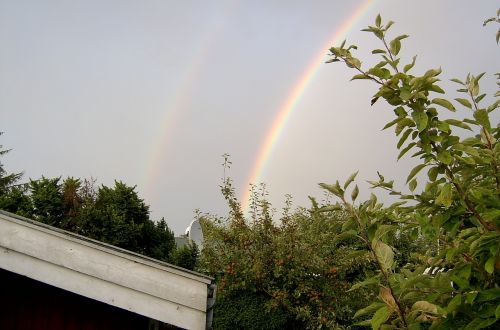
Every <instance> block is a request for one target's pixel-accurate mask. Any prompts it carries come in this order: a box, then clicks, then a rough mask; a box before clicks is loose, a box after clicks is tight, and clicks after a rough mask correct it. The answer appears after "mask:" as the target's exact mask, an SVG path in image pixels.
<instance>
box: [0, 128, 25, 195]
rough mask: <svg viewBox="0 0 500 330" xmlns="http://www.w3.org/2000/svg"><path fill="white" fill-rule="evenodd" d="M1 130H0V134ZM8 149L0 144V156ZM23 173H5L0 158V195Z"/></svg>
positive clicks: (14, 183) (0, 133) (12, 185)
mask: <svg viewBox="0 0 500 330" xmlns="http://www.w3.org/2000/svg"><path fill="white" fill-rule="evenodd" d="M2 134H3V132H0V136H1V135H2ZM9 151H10V149H4V148H3V146H2V145H1V144H0V156H3V155H5V154H7V153H8V152H9ZM22 176H23V173H7V171H6V170H5V169H4V167H3V163H2V161H1V160H0V197H1V196H3V195H6V194H7V193H9V191H10V189H11V188H12V187H14V186H15V185H16V183H17V182H18V181H19V180H20V179H21V177H22Z"/></svg>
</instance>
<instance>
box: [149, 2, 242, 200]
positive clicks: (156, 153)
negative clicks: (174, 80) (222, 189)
mask: <svg viewBox="0 0 500 330" xmlns="http://www.w3.org/2000/svg"><path fill="white" fill-rule="evenodd" d="M238 5H239V3H237V2H236V1H226V3H225V4H224V6H223V8H222V11H221V17H220V18H218V19H217V20H216V21H214V23H212V24H213V25H212V26H211V28H209V29H207V30H206V31H205V33H204V34H203V35H202V37H201V38H200V42H199V44H198V45H197V47H196V49H194V51H192V53H193V54H194V55H193V59H192V60H191V61H190V63H189V67H188V69H187V70H186V72H185V74H184V78H183V79H182V80H181V81H180V82H179V84H178V88H177V90H176V92H175V93H174V94H173V95H174V97H173V98H172V100H171V101H170V102H169V103H168V104H166V107H165V113H164V115H163V117H162V118H161V120H160V121H159V124H158V128H157V129H156V131H157V133H156V134H155V136H158V138H156V139H154V141H155V143H153V144H152V145H151V147H150V151H149V152H148V154H149V155H151V158H150V160H149V161H148V162H146V163H145V164H146V166H147V168H146V169H145V170H144V171H143V173H144V175H145V176H144V177H143V180H142V181H143V185H144V194H145V196H146V198H147V199H149V200H152V198H153V195H154V190H155V182H156V181H157V177H158V175H159V173H161V169H164V165H165V163H166V162H168V160H166V159H164V157H165V155H167V154H168V152H167V151H168V150H167V149H168V148H169V146H170V145H171V144H170V143H171V141H172V137H173V136H174V131H175V125H174V124H175V123H176V122H177V121H178V119H179V116H180V115H181V113H182V110H183V109H184V108H185V106H186V102H187V101H188V100H189V98H190V97H191V94H192V91H193V89H194V88H195V87H196V82H197V80H198V77H199V76H200V75H201V73H202V71H203V68H204V66H205V64H206V60H207V58H208V57H209V56H208V55H209V53H210V51H211V49H212V47H213V44H214V43H215V42H216V40H217V38H218V37H219V35H220V33H221V31H222V30H223V29H224V28H225V25H226V19H227V18H229V17H231V16H232V14H233V12H235V11H236V10H237V9H238Z"/></svg>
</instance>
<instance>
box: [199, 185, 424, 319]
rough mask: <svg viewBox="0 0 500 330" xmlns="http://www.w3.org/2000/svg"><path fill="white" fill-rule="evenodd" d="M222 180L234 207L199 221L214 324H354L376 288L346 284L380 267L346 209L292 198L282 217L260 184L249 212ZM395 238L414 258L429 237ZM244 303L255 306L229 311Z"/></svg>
mask: <svg viewBox="0 0 500 330" xmlns="http://www.w3.org/2000/svg"><path fill="white" fill-rule="evenodd" d="M224 183H225V184H226V185H228V186H224V184H223V186H222V187H221V191H222V193H223V195H224V196H226V194H229V195H228V196H227V197H226V200H227V201H228V205H229V207H230V208H231V207H233V208H236V209H235V210H231V211H230V212H229V215H228V217H227V218H225V219H224V218H218V217H215V216H210V215H205V216H202V217H201V221H200V223H201V224H202V228H203V233H204V246H203V250H202V254H201V260H200V266H199V269H200V270H202V271H205V272H207V273H208V274H210V275H211V276H214V277H215V278H216V280H217V283H218V291H217V304H216V309H215V312H214V326H216V328H220V329H227V328H245V329H247V328H252V326H250V324H261V322H262V323H265V324H269V327H270V326H271V324H274V325H275V326H276V328H287V329H290V328H298V329H302V328H305V327H307V328H318V327H328V328H346V327H349V326H350V325H352V324H353V323H354V321H353V316H354V314H355V312H356V310H357V309H359V308H361V307H363V306H364V305H363V304H364V302H365V301H368V300H373V299H374V297H375V295H376V291H375V290H374V289H373V288H369V287H367V288H362V289H360V290H353V291H348V289H349V288H350V287H351V286H352V285H354V284H355V283H357V282H359V281H361V280H362V279H364V277H365V276H372V275H376V268H377V267H376V264H375V263H374V262H373V261H371V260H370V259H369V258H368V257H366V256H363V255H362V254H363V253H364V251H363V250H362V248H363V245H362V243H361V242H359V241H357V240H356V238H355V235H353V233H352V232H349V231H345V232H343V225H344V223H345V221H346V218H347V216H346V214H345V212H344V211H343V210H341V209H333V208H330V206H327V205H324V204H319V203H318V202H317V201H316V200H314V199H311V202H312V206H311V207H310V208H308V209H305V208H299V209H298V210H296V211H294V212H291V211H290V210H289V207H290V205H291V201H290V200H289V199H288V200H287V202H286V205H288V206H287V207H286V208H285V210H284V212H283V214H284V215H283V217H282V218H281V219H279V221H276V220H275V219H273V217H272V214H273V213H272V212H271V211H270V210H271V208H272V206H271V205H270V203H269V202H268V201H267V200H266V196H267V193H266V192H265V186H264V185H262V186H261V187H260V188H259V190H255V189H254V191H253V193H252V194H251V196H252V201H251V205H253V212H252V214H251V218H250V219H244V218H242V213H241V210H239V208H240V206H239V203H238V202H237V200H236V197H235V196H234V192H233V190H232V188H231V180H230V179H228V178H226V179H225V180H224ZM392 241H393V242H394V243H395V244H398V245H401V246H405V247H406V253H405V254H401V255H400V256H399V257H400V262H401V263H406V262H408V260H409V259H411V257H410V255H411V254H412V253H415V252H419V251H425V250H426V245H425V244H424V242H423V241H416V242H414V243H413V244H410V240H409V238H408V237H407V236H406V235H399V236H397V237H396V236H395V237H393V238H392ZM360 252H361V254H360ZM256 302H259V303H256ZM239 304H247V305H248V306H252V307H251V308H255V309H254V310H252V313H249V314H246V313H245V314H240V315H238V318H237V319H234V318H231V315H233V314H234V306H237V305H239ZM257 305H258V306H259V307H257ZM249 315H250V316H251V317H250V316H249ZM246 316H249V317H250V319H246V318H245V317H246ZM252 322H253V323H252Z"/></svg>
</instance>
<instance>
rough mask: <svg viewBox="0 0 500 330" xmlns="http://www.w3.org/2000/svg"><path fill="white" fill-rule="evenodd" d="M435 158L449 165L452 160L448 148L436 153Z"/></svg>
mask: <svg viewBox="0 0 500 330" xmlns="http://www.w3.org/2000/svg"><path fill="white" fill-rule="evenodd" d="M437 159H438V160H439V161H440V162H441V163H443V164H446V165H450V164H451V163H452V162H453V157H452V156H451V153H450V152H449V151H448V150H443V151H441V152H440V153H438V154H437Z"/></svg>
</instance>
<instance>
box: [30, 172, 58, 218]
mask: <svg viewBox="0 0 500 330" xmlns="http://www.w3.org/2000/svg"><path fill="white" fill-rule="evenodd" d="M60 180H61V178H60V177H59V178H53V179H49V178H45V177H42V178H41V179H39V180H30V183H29V190H30V193H31V196H30V197H31V201H32V204H33V216H34V218H35V219H36V220H38V221H41V222H44V223H47V224H49V225H53V226H57V227H60V226H61V222H62V220H63V218H64V201H63V194H62V190H61V188H62V187H61V184H60V183H59V181H60Z"/></svg>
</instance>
